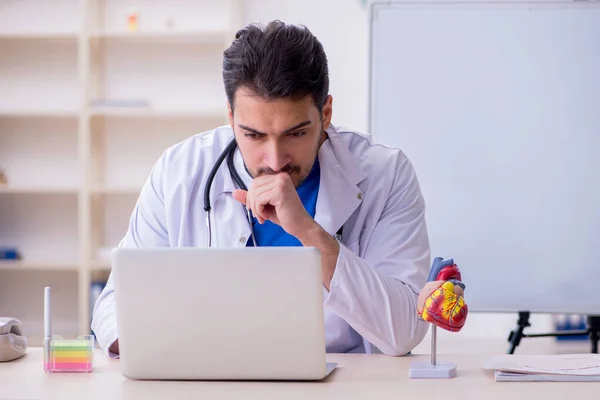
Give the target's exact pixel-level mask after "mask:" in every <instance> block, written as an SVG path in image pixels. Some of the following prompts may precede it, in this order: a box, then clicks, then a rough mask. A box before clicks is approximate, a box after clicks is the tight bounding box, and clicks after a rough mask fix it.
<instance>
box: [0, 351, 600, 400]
mask: <svg viewBox="0 0 600 400" xmlns="http://www.w3.org/2000/svg"><path fill="white" fill-rule="evenodd" d="M94 357H95V359H94V372H92V373H90V374H88V375H86V374H64V373H63V374H46V373H44V372H43V369H42V349H41V348H29V349H28V353H27V355H26V356H24V357H23V358H21V359H19V360H15V361H12V362H9V363H0V399H2V400H4V399H11V400H14V399H23V400H25V399H27V400H33V399H61V400H63V399H78V400H86V399H143V400H152V399H169V400H175V399H177V400H179V399H185V398H195V399H213V398H214V399H261V400H269V399H285V400H296V399H303V400H305V399H308V400H312V399H345V400H347V399H361V400H365V399H378V400H379V399H381V400H384V399H394V400H400V399H411V400H412V399H414V400H426V399H433V398H442V399H463V400H469V399H486V400H488V399H492V400H493V399H503V400H506V399H521V398H532V397H533V396H535V398H537V399H565V400H573V399H575V398H576V400H584V399H596V400H597V399H599V398H600V397H599V396H600V383H595V382H582V383H570V382H569V383H564V382H547V383H542V382H510V383H508V382H495V381H494V378H493V376H492V374H491V372H488V371H485V370H483V368H482V367H481V365H482V362H483V360H484V359H486V358H487V357H488V356H482V355H474V354H471V355H452V356H445V355H443V354H440V355H438V360H439V361H440V362H442V361H453V362H456V364H457V365H458V376H457V377H456V378H453V379H449V380H416V379H410V378H409V377H408V367H409V365H410V363H411V362H413V361H416V360H428V359H429V356H428V355H426V354H421V355H412V356H406V357H388V356H384V355H379V354H377V355H355V354H352V355H351V354H328V355H327V359H328V361H333V362H338V363H339V365H338V368H337V370H336V371H334V372H333V373H332V374H331V375H330V376H329V377H328V378H327V379H325V380H324V381H322V382H175V381H170V382H162V381H131V380H128V379H127V378H125V377H123V375H121V373H120V370H119V361H118V360H110V359H108V358H107V357H106V356H105V355H104V354H103V353H101V352H100V351H99V350H97V351H96V353H95V354H94ZM443 390H444V391H446V392H443ZM444 393H447V395H443V394H444Z"/></svg>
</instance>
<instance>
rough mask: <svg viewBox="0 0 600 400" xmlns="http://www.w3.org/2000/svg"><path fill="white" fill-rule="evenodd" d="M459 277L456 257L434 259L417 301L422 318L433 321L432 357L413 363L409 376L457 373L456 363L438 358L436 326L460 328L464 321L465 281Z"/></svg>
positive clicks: (451, 328) (450, 376)
mask: <svg viewBox="0 0 600 400" xmlns="http://www.w3.org/2000/svg"><path fill="white" fill-rule="evenodd" d="M460 279H461V275H460V271H459V269H458V266H457V265H456V264H454V260H452V259H449V260H444V259H443V258H441V257H438V258H436V259H435V260H434V262H433V265H432V267H431V270H430V273H429V277H428V278H427V283H426V284H425V286H424V287H423V289H422V290H421V293H420V294H419V301H418V305H417V314H418V315H419V318H421V319H423V320H425V321H427V322H430V323H431V324H432V327H431V361H430V362H414V363H412V364H411V365H410V368H409V377H410V378H425V379H448V378H454V377H455V376H456V364H454V363H438V362H437V327H438V326H439V327H440V328H443V329H446V330H448V331H451V332H458V331H460V330H461V329H462V327H463V326H464V324H465V321H466V319H467V312H468V309H467V305H466V303H465V301H464V289H465V285H464V284H463V283H462V282H461V281H460Z"/></svg>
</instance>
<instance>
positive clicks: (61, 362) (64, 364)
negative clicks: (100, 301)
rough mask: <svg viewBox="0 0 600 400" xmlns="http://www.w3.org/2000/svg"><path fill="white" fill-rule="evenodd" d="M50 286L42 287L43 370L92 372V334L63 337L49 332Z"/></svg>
mask: <svg viewBox="0 0 600 400" xmlns="http://www.w3.org/2000/svg"><path fill="white" fill-rule="evenodd" d="M51 330H52V329H51V319H50V288H49V287H46V288H44V371H45V372H92V360H93V351H94V343H95V342H94V335H80V336H78V337H77V339H63V338H62V337H60V336H54V335H52V333H51Z"/></svg>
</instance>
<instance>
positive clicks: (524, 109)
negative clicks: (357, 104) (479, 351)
mask: <svg viewBox="0 0 600 400" xmlns="http://www.w3.org/2000/svg"><path fill="white" fill-rule="evenodd" d="M370 20H371V21H370V53H371V54H370V78H369V80H370V98H369V109H370V110H369V125H370V130H371V132H372V133H373V134H374V135H375V137H376V138H377V139H378V140H380V141H381V142H384V143H385V144H388V145H392V146H394V147H399V148H401V149H402V150H403V151H404V153H406V155H407V156H408V157H409V159H410V160H411V161H412V163H413V165H414V167H415V170H416V173H417V176H418V178H419V182H420V184H421V189H422V192H423V195H424V197H425V201H426V204H427V212H426V220H427V224H428V229H429V234H430V241H431V249H432V256H440V257H445V258H454V259H455V261H456V262H457V264H458V266H459V268H460V269H461V272H462V275H463V276H462V277H463V280H464V282H465V284H466V293H465V295H466V299H467V303H468V304H469V309H470V310H472V311H487V312H517V311H530V312H544V313H581V314H594V313H595V314H600V3H598V2H596V3H595V4H594V3H580V2H570V3H559V2H554V3H547V4H542V3H537V4H536V3H511V4H508V3H495V4H492V3H485V2H481V3H465V2H462V3H460V4H458V3H456V4H451V3H448V2H447V3H437V4H434V3H425V2H419V3H413V4H409V3H401V2H390V1H386V2H380V3H374V4H373V5H372V8H371V15H370Z"/></svg>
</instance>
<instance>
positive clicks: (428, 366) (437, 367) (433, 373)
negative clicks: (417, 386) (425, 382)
mask: <svg viewBox="0 0 600 400" xmlns="http://www.w3.org/2000/svg"><path fill="white" fill-rule="evenodd" d="M408 376H409V377H410V378H423V379H449V378H454V377H455V376H456V364H453V363H438V362H437V326H435V325H432V329H431V361H430V362H426V361H417V362H413V363H412V364H410V368H409V370H408Z"/></svg>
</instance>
